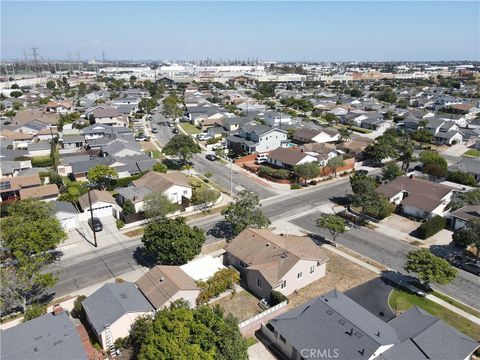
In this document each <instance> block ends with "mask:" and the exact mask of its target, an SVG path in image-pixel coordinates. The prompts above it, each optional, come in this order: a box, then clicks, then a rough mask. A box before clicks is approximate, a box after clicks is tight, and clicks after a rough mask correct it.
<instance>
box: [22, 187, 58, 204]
mask: <svg viewBox="0 0 480 360" xmlns="http://www.w3.org/2000/svg"><path fill="white" fill-rule="evenodd" d="M19 194H20V199H22V200H24V199H29V198H32V199H38V200H43V201H53V200H56V199H57V198H58V195H59V194H60V192H59V191H58V186H57V185H55V184H47V185H43V186H37V187H30V188H24V189H20V190H19Z"/></svg>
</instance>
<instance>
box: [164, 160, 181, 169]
mask: <svg viewBox="0 0 480 360" xmlns="http://www.w3.org/2000/svg"><path fill="white" fill-rule="evenodd" d="M162 163H163V164H164V165H166V166H167V167H168V168H169V169H170V170H182V166H183V163H182V162H181V161H180V160H177V159H163V160H162Z"/></svg>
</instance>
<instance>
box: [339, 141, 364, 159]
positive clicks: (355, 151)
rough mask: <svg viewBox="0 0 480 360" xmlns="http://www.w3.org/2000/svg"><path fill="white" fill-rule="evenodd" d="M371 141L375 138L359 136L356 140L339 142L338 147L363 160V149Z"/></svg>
mask: <svg viewBox="0 0 480 360" xmlns="http://www.w3.org/2000/svg"><path fill="white" fill-rule="evenodd" d="M371 143H373V139H368V138H360V137H358V138H356V139H354V140H350V141H346V142H343V143H341V144H338V145H337V149H338V150H341V151H343V152H345V153H346V154H348V155H351V156H354V157H355V159H357V160H362V159H363V150H365V149H366V148H367V146H368V145H370V144H371Z"/></svg>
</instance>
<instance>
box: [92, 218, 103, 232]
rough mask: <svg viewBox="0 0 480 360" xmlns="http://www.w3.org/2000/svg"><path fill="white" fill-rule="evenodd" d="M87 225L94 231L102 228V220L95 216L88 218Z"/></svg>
mask: <svg viewBox="0 0 480 360" xmlns="http://www.w3.org/2000/svg"><path fill="white" fill-rule="evenodd" d="M88 226H90V228H91V229H92V230H93V231H95V232H99V231H102V230H103V225H102V222H101V221H100V219H99V218H97V217H94V218H90V219H88Z"/></svg>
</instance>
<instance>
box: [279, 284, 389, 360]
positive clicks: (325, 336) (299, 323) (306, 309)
mask: <svg viewBox="0 0 480 360" xmlns="http://www.w3.org/2000/svg"><path fill="white" fill-rule="evenodd" d="M270 324H271V325H273V327H274V328H275V331H278V333H279V334H281V335H282V336H283V337H284V338H285V339H286V340H287V342H288V343H289V344H291V345H292V346H293V347H294V348H295V349H318V348H322V349H339V354H340V355H341V358H342V359H359V358H362V359H369V358H371V357H372V356H373V354H374V353H375V351H376V350H377V349H378V348H379V347H380V346H382V345H391V344H394V343H396V342H398V338H397V336H396V334H395V331H394V330H393V329H392V327H391V326H390V325H389V324H387V323H385V322H383V321H382V320H381V319H379V318H377V317H376V316H375V315H373V314H372V313H370V312H369V311H368V310H366V309H364V308H363V307H361V306H360V305H358V304H357V303H356V302H355V301H353V300H351V299H350V298H349V297H348V296H346V295H344V294H343V293H341V292H339V291H337V290H333V291H331V292H329V293H327V294H325V295H322V296H320V297H318V298H316V299H314V300H312V301H309V302H307V303H305V304H302V305H300V306H299V307H297V308H295V309H293V310H290V311H288V312H286V313H284V314H282V315H279V316H277V317H276V318H274V319H273V320H270ZM361 351H363V352H364V353H363V356H361V355H360V354H359V352H361Z"/></svg>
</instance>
